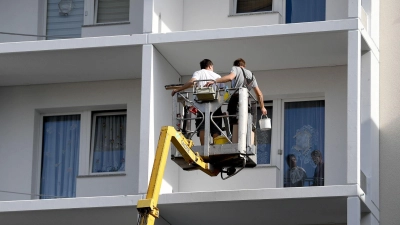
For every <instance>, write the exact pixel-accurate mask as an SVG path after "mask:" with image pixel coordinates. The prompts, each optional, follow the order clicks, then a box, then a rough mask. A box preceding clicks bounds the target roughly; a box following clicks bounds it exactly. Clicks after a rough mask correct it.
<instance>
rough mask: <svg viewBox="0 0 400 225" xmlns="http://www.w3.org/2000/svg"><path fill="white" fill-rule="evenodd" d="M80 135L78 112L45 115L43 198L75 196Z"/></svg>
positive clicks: (41, 192) (41, 191)
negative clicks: (75, 113) (66, 114)
mask: <svg viewBox="0 0 400 225" xmlns="http://www.w3.org/2000/svg"><path fill="white" fill-rule="evenodd" d="M79 137H80V115H68V116H47V117H44V123H43V149H42V174H41V183H40V184H41V185H40V194H41V198H42V199H46V198H54V197H63V198H67V197H68V198H71V197H75V196H76V177H77V175H78V160H79Z"/></svg>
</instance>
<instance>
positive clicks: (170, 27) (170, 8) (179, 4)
mask: <svg viewBox="0 0 400 225" xmlns="http://www.w3.org/2000/svg"><path fill="white" fill-rule="evenodd" d="M186 2H187V1H185V0H154V3H153V4H154V11H153V13H152V16H153V17H152V21H153V26H152V31H153V33H167V32H173V31H181V30H183V22H184V20H185V18H184V17H183V14H184V8H183V7H184V5H185V4H186Z"/></svg>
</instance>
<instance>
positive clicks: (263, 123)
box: [258, 115, 271, 130]
mask: <svg viewBox="0 0 400 225" xmlns="http://www.w3.org/2000/svg"><path fill="white" fill-rule="evenodd" d="M263 116H264V115H261V119H260V120H259V121H258V122H259V123H260V130H270V129H271V119H270V118H268V116H265V117H266V118H264V119H263Z"/></svg>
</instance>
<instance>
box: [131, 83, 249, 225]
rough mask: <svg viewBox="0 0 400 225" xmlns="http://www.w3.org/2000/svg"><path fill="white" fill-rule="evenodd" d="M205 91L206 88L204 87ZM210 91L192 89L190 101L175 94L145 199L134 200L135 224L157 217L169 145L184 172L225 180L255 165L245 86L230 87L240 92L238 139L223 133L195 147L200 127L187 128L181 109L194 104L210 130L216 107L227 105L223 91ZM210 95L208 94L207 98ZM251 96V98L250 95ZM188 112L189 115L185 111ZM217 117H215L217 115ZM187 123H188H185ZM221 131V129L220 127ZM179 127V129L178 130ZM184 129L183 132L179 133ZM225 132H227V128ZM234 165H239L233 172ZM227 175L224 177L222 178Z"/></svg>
mask: <svg viewBox="0 0 400 225" xmlns="http://www.w3.org/2000/svg"><path fill="white" fill-rule="evenodd" d="M207 91H208V90H207ZM211 92H213V93H209V92H205V91H204V90H195V89H193V92H192V94H193V95H194V96H196V98H195V99H194V100H193V101H192V100H190V99H189V97H188V96H189V95H188V93H186V94H183V93H178V94H177V95H175V96H174V100H173V120H174V123H175V124H176V127H173V126H164V127H162V128H161V132H160V138H159V140H158V145H157V152H156V155H155V158H154V164H153V170H152V172H151V177H150V182H149V187H148V190H147V195H146V198H145V199H141V200H139V201H138V203H137V209H138V211H139V219H138V224H140V225H144V224H147V225H153V224H154V222H155V219H156V218H158V217H159V210H158V208H157V204H158V197H159V195H160V188H161V183H162V179H163V176H164V170H165V166H166V163H167V157H168V155H169V154H168V153H169V149H170V146H171V142H172V144H173V145H174V146H175V148H176V151H177V152H175V151H171V152H172V153H171V159H172V161H174V162H175V163H177V164H178V165H179V166H180V167H181V168H182V169H184V170H186V171H191V170H201V171H203V172H204V173H206V174H208V175H209V176H217V175H218V174H220V173H221V178H222V179H224V180H225V179H227V178H229V177H232V176H234V175H235V174H237V173H238V172H239V171H240V170H242V169H243V168H245V167H254V166H256V151H257V148H256V146H255V145H254V143H253V141H252V139H253V138H254V137H253V136H254V135H252V132H253V130H254V126H253V125H254V122H255V121H254V119H253V118H256V117H253V116H255V114H256V112H255V111H256V110H255V109H256V108H255V102H253V103H252V104H251V105H252V107H251V108H252V112H249V104H248V103H249V102H248V100H249V97H251V96H250V95H249V93H248V90H247V89H246V88H238V89H233V90H232V92H233V94H235V93H238V94H239V107H238V108H239V112H238V114H237V115H227V116H225V117H229V116H238V117H239V124H238V140H237V142H235V141H233V138H231V136H230V135H225V134H224V137H225V138H226V142H224V143H222V144H221V143H215V139H214V143H213V144H210V142H209V141H208V136H205V142H204V145H202V146H194V144H193V141H192V140H191V137H192V136H193V134H194V133H196V131H197V130H198V129H199V126H198V127H196V130H195V131H191V130H188V129H187V128H186V126H185V125H183V126H181V124H185V123H186V121H189V120H191V119H192V118H191V117H190V118H186V117H183V116H182V114H181V109H182V108H187V107H195V108H196V109H199V112H203V113H202V117H203V118H202V123H203V122H204V123H205V133H206V134H208V133H209V132H210V121H211V122H212V123H214V122H213V118H214V116H213V113H211V112H214V111H215V110H216V109H218V108H219V107H221V106H223V105H224V104H226V102H227V101H226V100H229V99H224V98H223V96H224V94H223V93H222V94H219V93H218V89H217V90H216V93H214V92H215V90H211ZM210 96H211V97H210ZM253 99H254V97H253ZM185 115H188V114H185ZM217 117H218V116H215V118H217ZM188 124H189V123H188ZM228 127H229V123H226V124H225V129H226V128H228ZM220 129H221V130H220V131H221V133H222V128H220ZM177 130H179V131H177ZM180 131H183V132H180ZM227 133H230V132H229V131H228V132H227ZM235 168H240V169H239V170H237V171H236V169H235ZM223 174H227V177H223Z"/></svg>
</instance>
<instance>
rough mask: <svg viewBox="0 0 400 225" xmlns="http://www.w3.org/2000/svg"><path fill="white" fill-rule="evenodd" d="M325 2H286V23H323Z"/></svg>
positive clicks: (299, 0)
mask: <svg viewBox="0 0 400 225" xmlns="http://www.w3.org/2000/svg"><path fill="white" fill-rule="evenodd" d="M325 12H326V0H286V23H302V22H313V21H324V20H325Z"/></svg>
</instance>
